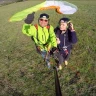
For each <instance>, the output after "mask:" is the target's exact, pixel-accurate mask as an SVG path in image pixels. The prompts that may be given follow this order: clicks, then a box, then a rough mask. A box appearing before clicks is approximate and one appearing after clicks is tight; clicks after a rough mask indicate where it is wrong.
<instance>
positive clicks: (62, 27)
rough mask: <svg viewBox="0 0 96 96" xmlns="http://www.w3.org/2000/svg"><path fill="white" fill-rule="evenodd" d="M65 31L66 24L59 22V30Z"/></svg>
mask: <svg viewBox="0 0 96 96" xmlns="http://www.w3.org/2000/svg"><path fill="white" fill-rule="evenodd" d="M66 29H67V23H66V22H61V23H60V30H66Z"/></svg>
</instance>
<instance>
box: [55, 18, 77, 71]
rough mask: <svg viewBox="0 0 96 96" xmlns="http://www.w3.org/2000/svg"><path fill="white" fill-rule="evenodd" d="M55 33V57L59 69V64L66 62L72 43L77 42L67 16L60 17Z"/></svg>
mask: <svg viewBox="0 0 96 96" xmlns="http://www.w3.org/2000/svg"><path fill="white" fill-rule="evenodd" d="M55 34H56V37H57V44H58V52H57V54H55V55H56V57H57V58H58V61H59V63H58V68H59V69H60V70H61V69H62V66H61V64H62V63H63V62H64V63H65V65H67V64H68V61H67V60H68V58H69V55H70V51H71V49H72V44H75V43H76V42H77V36H76V32H75V29H74V27H73V24H72V23H71V22H70V19H69V18H61V19H60V21H59V27H56V28H55Z"/></svg>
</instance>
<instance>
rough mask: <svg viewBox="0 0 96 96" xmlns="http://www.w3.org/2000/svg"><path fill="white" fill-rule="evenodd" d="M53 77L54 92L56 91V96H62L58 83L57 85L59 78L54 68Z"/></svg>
mask: <svg viewBox="0 0 96 96" xmlns="http://www.w3.org/2000/svg"><path fill="white" fill-rule="evenodd" d="M54 77H55V91H56V96H62V93H61V88H60V83H59V78H58V73H57V69H56V67H54Z"/></svg>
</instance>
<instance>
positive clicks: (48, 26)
mask: <svg viewBox="0 0 96 96" xmlns="http://www.w3.org/2000/svg"><path fill="white" fill-rule="evenodd" d="M46 28H47V29H48V33H49V32H50V24H48V25H47V26H46Z"/></svg>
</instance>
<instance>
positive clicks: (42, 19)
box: [40, 19, 48, 22]
mask: <svg viewBox="0 0 96 96" xmlns="http://www.w3.org/2000/svg"><path fill="white" fill-rule="evenodd" d="M40 21H45V22H48V20H44V19H40Z"/></svg>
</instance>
